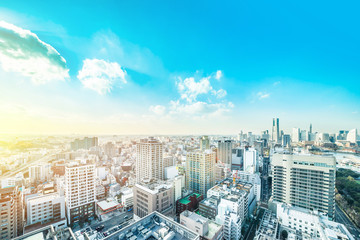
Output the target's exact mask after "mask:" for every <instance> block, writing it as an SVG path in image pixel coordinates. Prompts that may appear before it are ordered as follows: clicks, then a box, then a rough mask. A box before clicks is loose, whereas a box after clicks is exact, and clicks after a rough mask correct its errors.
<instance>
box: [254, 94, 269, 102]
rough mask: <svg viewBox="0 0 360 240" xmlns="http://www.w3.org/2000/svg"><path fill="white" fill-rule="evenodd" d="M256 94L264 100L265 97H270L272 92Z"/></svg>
mask: <svg viewBox="0 0 360 240" xmlns="http://www.w3.org/2000/svg"><path fill="white" fill-rule="evenodd" d="M256 95H257V97H258V99H259V100H263V99H265V98H269V97H270V93H266V92H258V93H257V94H256Z"/></svg>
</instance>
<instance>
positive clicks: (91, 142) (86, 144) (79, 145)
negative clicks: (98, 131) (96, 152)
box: [70, 137, 98, 151]
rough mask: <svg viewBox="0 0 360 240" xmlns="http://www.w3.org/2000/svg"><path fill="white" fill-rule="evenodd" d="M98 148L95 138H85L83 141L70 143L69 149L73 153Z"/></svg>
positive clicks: (78, 140) (77, 140)
mask: <svg viewBox="0 0 360 240" xmlns="http://www.w3.org/2000/svg"><path fill="white" fill-rule="evenodd" d="M95 146H98V138H97V137H92V138H89V137H85V138H84V139H75V140H74V141H73V142H71V143H70V148H71V150H73V151H77V150H79V149H90V148H91V147H95Z"/></svg>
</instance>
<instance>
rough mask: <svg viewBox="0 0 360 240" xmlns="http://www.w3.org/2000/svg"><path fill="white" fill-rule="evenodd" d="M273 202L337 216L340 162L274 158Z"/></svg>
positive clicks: (285, 156)
mask: <svg viewBox="0 0 360 240" xmlns="http://www.w3.org/2000/svg"><path fill="white" fill-rule="evenodd" d="M271 165H272V170H273V189H272V193H273V194H272V195H273V200H275V201H278V202H284V203H287V204H291V205H293V206H296V207H302V208H306V209H310V210H318V211H319V212H323V213H326V214H327V215H328V217H329V218H330V219H333V218H334V216H335V174H336V159H335V157H333V156H319V155H293V154H274V155H273V159H272V163H271Z"/></svg>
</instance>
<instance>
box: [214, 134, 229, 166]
mask: <svg viewBox="0 0 360 240" xmlns="http://www.w3.org/2000/svg"><path fill="white" fill-rule="evenodd" d="M231 150H232V141H231V140H224V141H221V140H220V141H218V149H217V160H218V161H220V162H222V163H223V164H226V165H229V166H230V165H231V158H232V156H231Z"/></svg>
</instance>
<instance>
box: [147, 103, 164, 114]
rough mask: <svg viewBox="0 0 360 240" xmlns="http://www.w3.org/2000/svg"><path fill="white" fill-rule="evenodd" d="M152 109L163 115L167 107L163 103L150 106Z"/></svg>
mask: <svg viewBox="0 0 360 240" xmlns="http://www.w3.org/2000/svg"><path fill="white" fill-rule="evenodd" d="M150 111H152V112H153V113H155V114H157V115H163V114H164V113H165V111H166V107H165V106H162V105H156V106H150Z"/></svg>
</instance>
